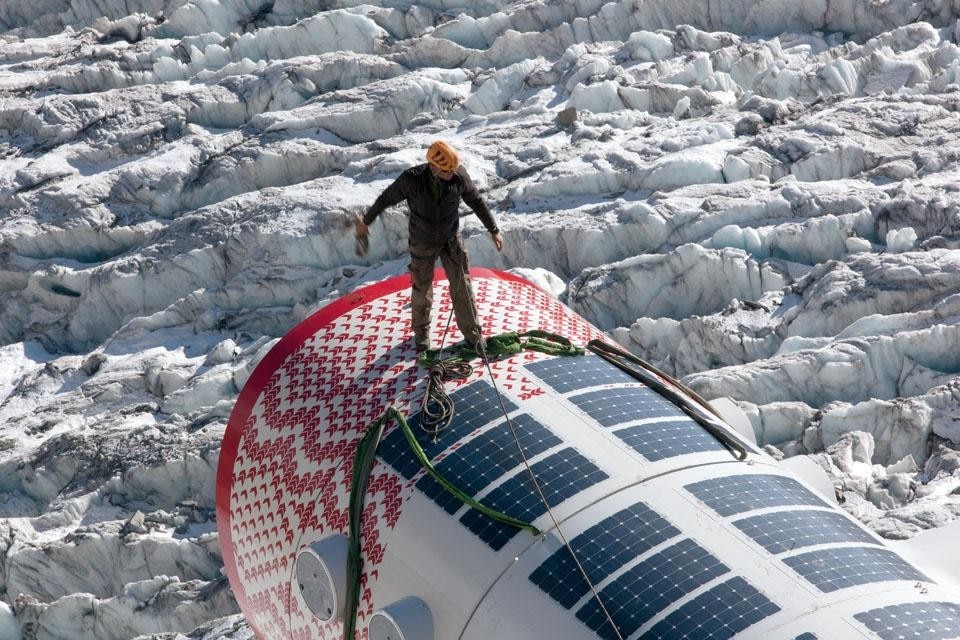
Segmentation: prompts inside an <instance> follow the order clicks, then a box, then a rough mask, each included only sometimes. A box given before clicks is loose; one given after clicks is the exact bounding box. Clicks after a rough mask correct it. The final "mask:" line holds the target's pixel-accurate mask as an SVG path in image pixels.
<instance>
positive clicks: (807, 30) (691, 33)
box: [0, 0, 960, 640]
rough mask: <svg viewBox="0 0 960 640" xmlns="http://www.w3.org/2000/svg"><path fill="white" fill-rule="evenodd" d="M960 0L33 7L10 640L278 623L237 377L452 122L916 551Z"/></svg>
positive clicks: (522, 266) (932, 490)
mask: <svg viewBox="0 0 960 640" xmlns="http://www.w3.org/2000/svg"><path fill="white" fill-rule="evenodd" d="M958 44H960V4H958V3H957V2H956V1H955V0H920V1H917V0H817V1H814V2H808V3H796V2H788V1H787V0H754V1H748V0H708V1H707V2H702V1H700V0H698V1H693V0H643V1H641V0H615V1H610V2H607V1H604V0H571V1H567V2H547V1H545V0H514V1H507V0H480V1H475V2H463V1H462V0H431V1H428V2H424V3H412V2H406V1H405V0H365V1H361V0H127V1H126V2H123V3H113V2H103V1H101V0H5V1H4V2H3V3H2V5H0V299H2V301H3V304H2V305H0V489H2V492H0V559H2V560H0V638H2V639H3V640H8V639H9V640H86V639H90V640H93V639H97V640H121V639H123V640H126V639H131V638H137V639H138V640H214V639H217V638H230V639H234V640H249V639H251V638H252V637H253V633H252V631H251V630H250V628H249V627H248V626H247V625H246V624H245V622H244V621H243V619H242V617H241V616H240V615H239V614H238V610H237V606H236V603H235V601H234V600H233V596H232V594H231V592H230V587H229V585H228V583H227V581H226V579H225V577H224V576H223V574H222V572H221V568H222V557H221V555H220V549H219V545H218V539H217V534H216V526H215V519H214V501H215V500H214V493H215V479H214V474H215V469H216V463H217V456H218V452H219V446H220V439H221V437H222V435H223V431H224V428H225V425H226V421H227V418H228V416H229V414H230V411H231V409H232V406H233V402H234V400H235V399H236V397H237V394H238V393H239V390H240V388H242V386H243V384H244V382H245V381H246V380H247V378H248V377H249V375H250V374H251V372H252V370H253V368H254V366H255V365H256V364H257V362H258V361H259V359H260V358H262V357H263V355H264V354H265V353H266V352H267V351H268V350H269V349H270V347H271V346H272V345H273V344H274V343H275V342H276V341H277V340H278V339H279V338H280V337H281V336H282V335H284V333H285V332H286V331H288V330H289V329H290V328H292V327H293V326H294V325H295V324H296V323H298V322H299V321H301V320H303V319H304V318H306V317H307V316H308V315H310V314H311V313H312V312H313V311H315V310H316V309H318V308H320V307H321V306H323V305H324V304H326V303H327V302H329V301H331V300H333V299H336V298H337V297H339V296H341V295H343V294H344V293H346V292H349V291H350V290H352V289H353V288H355V287H357V286H360V285H362V284H365V283H370V282H375V281H378V280H381V279H384V278H387V277H389V276H392V275H396V274H399V273H403V272H404V271H405V270H406V262H407V261H406V257H405V256H406V250H407V247H406V214H405V212H404V211H403V210H402V209H401V208H395V209H393V210H390V211H388V212H387V213H385V214H384V215H383V216H381V218H380V219H379V221H378V222H377V223H376V224H375V225H374V226H373V228H372V236H371V243H370V250H369V253H368V254H367V255H366V256H363V257H360V256H357V255H356V254H355V252H354V244H353V238H352V228H351V220H352V216H353V215H354V214H355V213H356V212H357V211H361V210H363V209H364V208H365V207H366V206H368V205H369V204H370V203H372V202H373V200H374V198H375V197H376V196H377V194H378V193H379V192H380V190H381V189H383V188H384V187H385V186H386V185H387V184H389V182H390V181H391V180H392V179H393V178H394V177H396V175H398V174H399V173H400V172H401V171H402V170H403V169H405V168H407V167H409V166H411V165H414V164H417V163H419V162H422V158H423V153H424V150H425V149H426V146H427V145H428V144H429V143H430V142H431V141H432V140H434V139H438V138H442V139H445V140H448V141H449V142H451V143H452V144H453V145H454V146H455V147H456V148H457V149H459V150H460V152H461V157H462V159H463V162H464V164H465V165H466V166H467V168H468V169H469V171H470V172H471V175H472V176H473V177H474V179H475V181H476V182H477V184H478V186H479V187H480V188H481V190H482V192H483V194H484V197H485V198H486V199H487V201H488V202H489V203H490V205H491V208H492V209H493V211H494V214H495V215H496V217H497V219H498V223H499V226H500V228H501V229H502V231H503V235H504V238H505V243H506V245H505V247H504V250H503V252H502V253H497V252H496V251H495V249H494V248H493V246H492V244H491V243H490V242H489V241H488V240H487V238H486V237H485V235H486V234H485V232H484V230H483V229H482V227H481V225H480V224H479V222H478V221H477V220H476V218H475V217H473V216H468V217H465V218H464V219H463V234H464V239H465V242H466V245H467V248H468V251H469V252H470V255H471V261H472V264H473V265H474V266H481V265H483V266H489V267H495V268H499V269H506V270H510V271H512V272H514V273H518V274H520V275H523V276H524V277H527V278H528V279H530V280H532V281H533V282H535V283H536V284H538V285H540V286H541V287H543V288H545V289H547V290H548V291H551V292H553V293H554V294H555V295H557V296H558V297H560V299H561V300H562V301H564V302H565V303H566V304H567V305H569V306H570V307H571V308H572V309H573V310H574V311H576V312H577V313H579V314H581V315H583V316H584V317H585V318H587V319H588V320H589V321H590V322H592V323H594V324H595V325H596V326H598V327H600V328H601V329H603V330H604V331H606V332H608V334H609V335H610V336H611V337H613V338H614V339H615V340H617V341H618V342H619V343H620V344H622V345H624V346H625V347H626V348H628V349H629V350H631V351H632V352H633V353H635V354H637V355H638V356H640V357H642V358H644V359H646V360H648V361H649V362H651V363H653V364H655V365H656V366H658V367H660V368H662V369H663V370H665V371H666V372H668V373H670V374H671V375H673V376H676V377H678V378H680V379H681V380H682V381H683V382H685V383H686V384H687V385H689V386H690V387H692V388H693V389H694V390H696V391H697V392H698V393H700V394H701V395H703V396H704V397H706V398H709V399H712V398H719V397H728V398H732V399H733V400H734V401H736V403H737V404H738V406H739V407H740V408H741V409H742V410H743V411H744V413H745V414H746V415H747V417H748V419H749V421H750V423H751V425H752V427H753V429H754V432H755V433H756V435H757V438H758V442H760V444H762V445H763V446H764V447H765V448H766V449H767V451H768V452H769V453H771V455H773V456H775V457H778V458H782V457H791V456H795V455H809V456H811V457H812V458H813V459H814V460H816V461H817V463H818V464H819V465H820V466H821V467H822V468H823V469H824V470H825V471H827V472H828V473H829V474H830V477H831V478H832V480H833V482H834V484H835V485H836V486H837V487H838V488H839V489H840V490H841V491H842V493H843V496H844V498H845V501H844V503H843V506H844V508H846V509H847V510H848V511H849V512H850V513H852V514H853V515H855V516H856V517H858V518H859V519H861V520H862V521H863V522H865V523H866V524H867V525H868V526H870V527H871V528H873V529H874V530H875V531H877V532H878V533H879V534H881V535H883V536H885V537H887V538H889V539H891V540H906V539H910V538H912V537H914V536H917V535H918V534H921V533H922V532H925V531H931V530H935V529H938V528H940V527H943V526H945V525H948V524H949V523H951V522H954V521H956V520H958V519H960V252H958V249H960V208H958V204H957V200H958V186H957V185H958V184H960V180H958V178H960V169H958V167H960V155H958V151H957V148H958V142H960V47H958Z"/></svg>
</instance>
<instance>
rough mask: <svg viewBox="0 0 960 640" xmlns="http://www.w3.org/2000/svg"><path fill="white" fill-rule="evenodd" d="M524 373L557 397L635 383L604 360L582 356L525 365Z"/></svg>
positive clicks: (592, 356) (588, 355) (626, 374)
mask: <svg viewBox="0 0 960 640" xmlns="http://www.w3.org/2000/svg"><path fill="white" fill-rule="evenodd" d="M525 367H526V369H527V370H528V371H529V372H530V373H532V374H534V375H535V376H537V377H538V378H540V379H541V380H543V381H544V382H545V383H546V384H547V385H548V386H550V387H552V388H553V389H554V390H555V391H557V392H558V393H567V392H568V391H575V390H577V389H586V388H587V387H597V386H600V385H602V384H622V383H625V382H636V380H634V379H633V378H632V377H630V375H629V374H628V373H626V372H624V371H621V370H620V369H618V368H617V367H615V366H613V365H612V364H610V363H609V362H607V361H606V360H604V359H603V358H599V357H597V356H594V355H590V354H587V355H584V356H582V357H578V358H550V359H549V360H540V361H538V362H533V363H530V364H528V365H525Z"/></svg>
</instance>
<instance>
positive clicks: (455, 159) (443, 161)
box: [427, 140, 460, 171]
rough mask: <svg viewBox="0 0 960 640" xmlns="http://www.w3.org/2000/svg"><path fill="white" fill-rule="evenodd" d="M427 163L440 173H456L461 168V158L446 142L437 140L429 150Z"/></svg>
mask: <svg viewBox="0 0 960 640" xmlns="http://www.w3.org/2000/svg"><path fill="white" fill-rule="evenodd" d="M427 162H429V163H430V164H432V165H433V166H435V167H436V168H437V169H440V171H456V170H457V167H459V166H460V156H458V155H457V152H456V151H455V150H454V148H453V147H451V146H450V145H448V144H447V143H446V142H444V141H443V140H437V141H436V142H434V143H433V144H432V145H430V148H429V149H427Z"/></svg>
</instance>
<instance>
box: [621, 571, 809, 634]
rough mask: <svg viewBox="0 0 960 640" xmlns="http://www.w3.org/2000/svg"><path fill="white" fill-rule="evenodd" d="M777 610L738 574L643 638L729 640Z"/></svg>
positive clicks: (775, 606) (707, 592)
mask: <svg viewBox="0 0 960 640" xmlns="http://www.w3.org/2000/svg"><path fill="white" fill-rule="evenodd" d="M778 611H780V607H778V606H777V605H776V604H774V603H773V602H771V601H770V600H768V599H767V597H766V596H764V595H763V594H762V593H760V592H759V591H757V590H756V589H755V588H754V587H753V586H751V585H750V584H749V583H748V582H747V581H746V580H744V579H743V578H741V577H739V576H737V577H735V578H731V579H730V580H727V581H726V582H724V583H722V584H719V585H717V586H715V587H713V588H712V589H710V590H709V591H706V592H704V593H701V594H700V595H698V596H697V597H696V598H694V599H693V600H691V601H690V602H687V603H686V604H684V605H683V606H681V607H680V608H678V609H677V610H676V611H671V612H670V614H669V615H668V616H667V617H666V618H664V619H663V620H661V621H660V622H658V623H657V624H655V625H653V627H651V628H650V630H649V631H647V632H646V633H644V634H643V635H642V636H640V638H641V640H667V639H669V640H685V639H686V640H707V639H709V640H727V639H728V638H732V637H733V636H735V635H737V634H738V633H740V632H741V631H743V630H744V629H746V628H747V627H749V626H751V625H754V624H756V623H758V622H760V621H761V620H763V619H764V618H767V617H769V616H772V615H773V614H775V613H777V612H778ZM804 635H806V634H804ZM624 637H626V636H624Z"/></svg>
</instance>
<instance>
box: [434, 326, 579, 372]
mask: <svg viewBox="0 0 960 640" xmlns="http://www.w3.org/2000/svg"><path fill="white" fill-rule="evenodd" d="M486 343H487V347H486V349H485V353H486V355H487V356H501V355H513V354H516V353H520V352H521V351H523V350H524V349H529V350H531V351H539V352H541V353H546V354H549V355H552V356H582V355H583V354H584V353H586V351H585V350H584V349H583V348H582V347H578V346H576V345H574V344H573V343H572V342H570V340H569V339H567V338H565V337H563V336H561V335H559V334H556V333H551V332H549V331H542V330H540V329H532V330H530V331H524V332H523V333H519V332H517V331H508V332H507V333H501V334H500V335H497V336H490V337H489V338H487V339H486ZM439 355H440V350H439V349H431V350H430V351H424V352H423V353H421V354H420V359H419V360H420V364H421V365H423V366H425V367H428V368H429V367H431V366H433V365H435V364H437V363H439V362H443V363H451V362H466V361H467V360H472V359H473V358H475V357H477V356H478V355H480V354H479V353H477V351H476V350H474V349H473V348H471V347H470V346H468V345H467V344H466V343H461V344H460V345H457V346H455V347H453V348H452V349H451V355H450V356H448V357H446V358H444V359H443V360H440V359H439Z"/></svg>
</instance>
